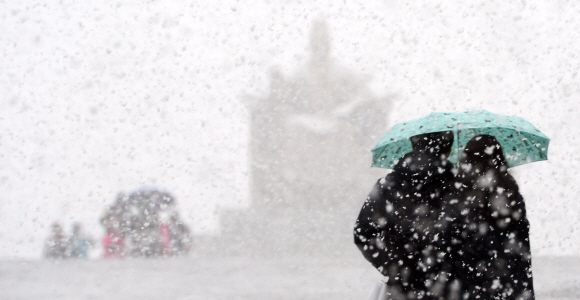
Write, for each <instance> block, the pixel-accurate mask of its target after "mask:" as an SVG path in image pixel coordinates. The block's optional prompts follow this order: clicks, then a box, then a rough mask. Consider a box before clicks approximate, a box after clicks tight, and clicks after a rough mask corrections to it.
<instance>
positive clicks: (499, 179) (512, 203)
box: [438, 169, 534, 300]
mask: <svg viewBox="0 0 580 300" xmlns="http://www.w3.org/2000/svg"><path fill="white" fill-rule="evenodd" d="M458 177H459V178H458V181H457V182H455V183H453V184H452V187H451V189H453V190H454V191H452V192H450V193H448V194H447V196H446V197H445V199H444V201H443V203H444V207H443V209H442V214H441V215H442V218H441V220H442V223H441V225H442V226H440V227H438V231H439V232H440V233H441V234H440V235H441V236H442V238H441V239H440V241H443V242H449V241H451V242H450V243H448V244H447V246H448V248H447V249H448V250H449V251H448V254H449V257H450V258H451V259H452V260H454V261H456V262H457V264H456V265H455V270H454V272H457V274H458V277H459V278H460V279H461V291H462V293H463V294H465V293H469V295H468V299H476V298H477V299H483V300H485V299H506V300H507V299H534V289H533V280H532V270H531V267H532V263H531V254H530V240H529V223H528V220H527V217H526V208H525V204H524V199H523V197H522V195H521V194H520V193H519V189H518V186H517V184H516V182H515V180H514V179H513V177H512V176H511V175H509V173H507V171H500V170H496V169H491V170H489V171H487V172H485V174H482V175H481V176H476V177H472V178H469V176H468V178H461V177H462V175H461V173H460V174H459V176H458Z"/></svg>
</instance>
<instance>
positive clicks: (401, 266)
mask: <svg viewBox="0 0 580 300" xmlns="http://www.w3.org/2000/svg"><path fill="white" fill-rule="evenodd" d="M411 143H412V144H413V151H412V152H410V153H408V154H406V155H405V156H403V157H402V158H401V159H400V160H399V162H398V163H397V165H396V166H395V167H394V169H393V172H391V173H389V174H388V175H387V176H386V177H385V178H382V179H380V180H379V181H378V182H377V183H376V184H375V186H374V187H373V189H372V191H371V193H370V195H369V196H368V198H367V200H366V201H365V203H364V205H363V207H362V209H361V211H360V214H359V216H358V219H357V221H356V224H355V228H354V241H355V244H356V245H357V246H358V248H359V250H360V251H361V252H362V254H363V256H364V257H365V258H366V259H367V260H368V261H369V262H371V264H372V265H373V266H374V267H375V268H377V270H378V271H379V272H381V273H382V274H383V275H384V276H386V284H387V293H388V294H389V299H448V295H447V292H448V291H447V282H448V281H450V280H451V279H450V278H447V277H446V274H440V273H441V270H442V264H443V260H442V259H443V257H442V255H441V253H440V251H439V249H437V248H436V247H435V245H437V244H436V243H434V242H435V241H436V240H437V239H438V237H437V236H436V235H435V230H434V226H435V225H436V224H437V220H438V216H439V214H440V209H441V198H442V196H443V195H444V193H445V191H444V187H446V186H448V185H449V182H452V181H453V179H454V175H453V172H452V163H451V162H449V161H448V160H447V157H448V155H449V153H450V151H451V146H452V144H453V134H452V133H451V132H439V133H430V134H425V135H420V136H415V137H413V138H412V139H411Z"/></svg>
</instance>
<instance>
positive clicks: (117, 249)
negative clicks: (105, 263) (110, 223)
mask: <svg viewBox="0 0 580 300" xmlns="http://www.w3.org/2000/svg"><path fill="white" fill-rule="evenodd" d="M103 248H104V253H103V257H104V258H122V257H123V256H125V239H124V238H123V236H122V235H121V234H120V233H118V232H117V231H116V230H115V229H113V228H107V233H106V234H105V237H104V238H103Z"/></svg>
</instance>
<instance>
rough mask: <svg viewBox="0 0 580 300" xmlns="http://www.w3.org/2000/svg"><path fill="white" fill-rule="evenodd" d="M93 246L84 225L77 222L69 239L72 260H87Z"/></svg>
mask: <svg viewBox="0 0 580 300" xmlns="http://www.w3.org/2000/svg"><path fill="white" fill-rule="evenodd" d="M92 246H93V241H92V239H91V238H90V237H88V236H87V235H86V234H85V233H84V232H83V230H82V225H81V224H80V223H76V222H75V223H74V224H73V226H72V234H71V236H70V237H69V239H68V247H69V251H70V252H69V253H70V254H69V256H70V257H71V258H87V257H88V252H89V249H90V248H92Z"/></svg>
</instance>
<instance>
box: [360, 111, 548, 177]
mask: <svg viewBox="0 0 580 300" xmlns="http://www.w3.org/2000/svg"><path fill="white" fill-rule="evenodd" d="M440 131H452V132H453V133H454V137H455V138H454V141H453V148H452V151H451V154H450V156H449V160H450V161H451V162H453V163H456V162H457V157H458V154H459V153H460V152H461V151H463V148H464V147H465V144H467V142H469V140H471V139H472V138H473V137H475V136H477V135H481V134H487V135H492V136H494V137H495V138H496V139H497V140H498V142H499V143H500V144H501V146H502V148H503V151H504V154H505V158H506V160H507V163H508V167H515V166H519V165H522V164H526V163H530V162H534V161H540V160H547V159H548V144H549V143H550V139H549V138H548V137H547V136H546V135H544V134H543V133H542V132H540V130H538V129H537V128H536V127H535V126H534V125H532V124H531V123H530V122H528V121H526V120H524V119H522V118H520V117H512V116H503V115H498V114H494V113H490V112H488V111H486V110H479V111H473V112H434V113H431V114H429V115H428V116H425V117H423V118H420V119H416V120H411V121H407V122H403V123H397V124H395V126H393V128H392V129H391V131H390V132H388V133H387V134H385V136H383V138H381V140H380V141H379V142H378V143H377V144H376V145H375V146H374V147H373V149H372V152H373V164H372V166H374V167H381V168H387V169H392V168H393V167H394V166H395V164H396V163H397V161H398V160H399V159H400V158H401V157H403V155H405V154H406V153H408V152H411V150H412V147H411V141H410V140H409V139H410V138H411V137H412V136H415V135H419V134H425V133H431V132H440Z"/></svg>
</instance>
